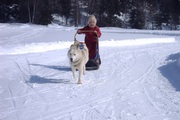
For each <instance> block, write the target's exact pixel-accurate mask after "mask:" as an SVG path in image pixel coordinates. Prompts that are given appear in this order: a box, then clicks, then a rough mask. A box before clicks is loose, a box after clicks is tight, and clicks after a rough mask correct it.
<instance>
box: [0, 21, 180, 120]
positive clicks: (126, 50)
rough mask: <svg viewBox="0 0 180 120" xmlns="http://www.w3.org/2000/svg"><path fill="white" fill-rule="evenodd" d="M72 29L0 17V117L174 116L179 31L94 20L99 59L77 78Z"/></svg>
mask: <svg viewBox="0 0 180 120" xmlns="http://www.w3.org/2000/svg"><path fill="white" fill-rule="evenodd" d="M77 29H78V28H75V27H63V26H54V25H49V26H46V27H45V26H40V25H31V24H2V23H1V24H0V66H1V67H0V120H180V31H158V30H155V31H152V30H135V29H133V30H132V29H120V28H100V29H101V31H102V37H101V38H100V39H99V41H100V42H99V45H100V55H101V60H102V64H101V66H100V69H99V70H95V71H86V74H85V76H83V84H81V85H78V84H76V83H77V80H75V79H73V77H72V72H71V69H70V66H69V63H68V58H67V51H68V49H69V46H70V45H71V44H72V43H73V40H74V34H75V33H76V30H77ZM76 38H77V39H78V40H80V41H83V39H84V35H77V36H76Z"/></svg>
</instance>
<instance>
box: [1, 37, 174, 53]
mask: <svg viewBox="0 0 180 120" xmlns="http://www.w3.org/2000/svg"><path fill="white" fill-rule="evenodd" d="M171 42H175V38H142V39H131V40H113V39H111V40H109V41H100V47H115V46H117V47H123V46H137V45H147V44H157V43H171ZM72 43H73V42H72V41H57V42H47V43H31V44H26V45H17V46H13V47H8V48H3V47H0V55H14V54H27V53H38V52H46V51H51V50H59V49H66V48H69V46H70V45H71V44H72Z"/></svg>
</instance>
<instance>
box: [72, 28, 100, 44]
mask: <svg viewBox="0 0 180 120" xmlns="http://www.w3.org/2000/svg"><path fill="white" fill-rule="evenodd" d="M81 32H82V33H86V32H87V33H88V32H94V33H95V34H96V35H97V37H98V34H97V32H95V31H92V30H81ZM77 34H78V33H77V32H76V33H75V35H74V41H75V40H76V35H77Z"/></svg>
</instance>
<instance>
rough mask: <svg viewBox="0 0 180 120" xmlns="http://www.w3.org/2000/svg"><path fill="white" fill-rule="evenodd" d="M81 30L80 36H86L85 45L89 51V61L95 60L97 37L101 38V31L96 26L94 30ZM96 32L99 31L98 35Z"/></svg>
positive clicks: (87, 28)
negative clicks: (82, 34)
mask: <svg viewBox="0 0 180 120" xmlns="http://www.w3.org/2000/svg"><path fill="white" fill-rule="evenodd" d="M79 30H81V31H82V32H80V33H79V34H81V33H84V34H85V43H86V45H87V47H88V49H89V59H94V58H95V56H96V51H97V37H98V38H99V37H101V31H100V29H99V27H98V26H95V27H94V28H91V27H89V26H85V27H84V28H82V29H79ZM89 31H90V32H89ZM91 31H92V32H91ZM94 31H97V34H96V33H95V32H94ZM97 35H98V36H97Z"/></svg>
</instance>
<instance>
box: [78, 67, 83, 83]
mask: <svg viewBox="0 0 180 120" xmlns="http://www.w3.org/2000/svg"><path fill="white" fill-rule="evenodd" d="M82 75H83V69H81V70H79V79H78V84H82Z"/></svg>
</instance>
